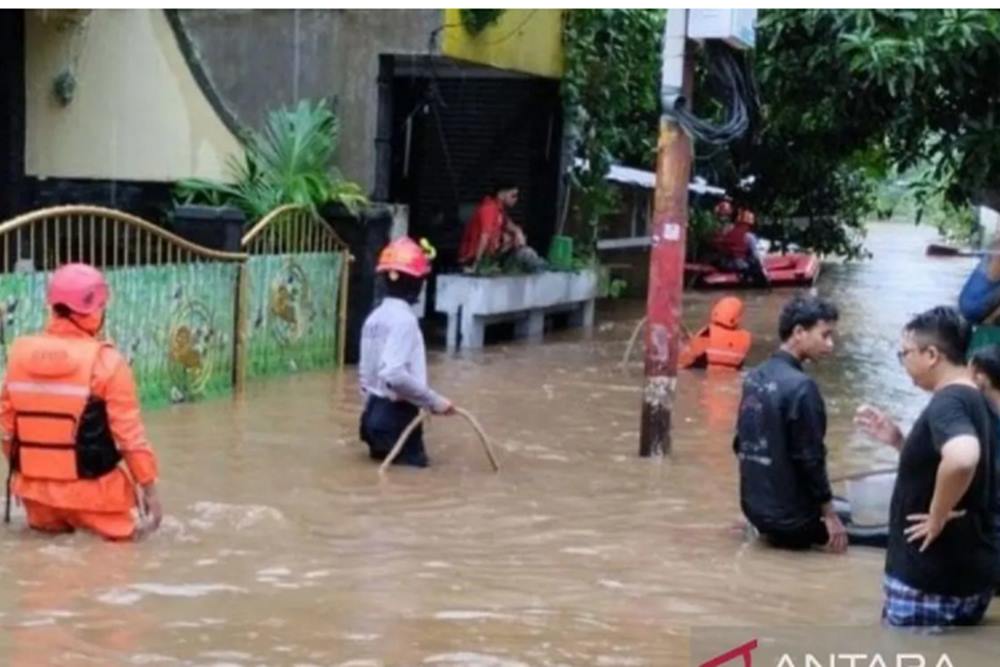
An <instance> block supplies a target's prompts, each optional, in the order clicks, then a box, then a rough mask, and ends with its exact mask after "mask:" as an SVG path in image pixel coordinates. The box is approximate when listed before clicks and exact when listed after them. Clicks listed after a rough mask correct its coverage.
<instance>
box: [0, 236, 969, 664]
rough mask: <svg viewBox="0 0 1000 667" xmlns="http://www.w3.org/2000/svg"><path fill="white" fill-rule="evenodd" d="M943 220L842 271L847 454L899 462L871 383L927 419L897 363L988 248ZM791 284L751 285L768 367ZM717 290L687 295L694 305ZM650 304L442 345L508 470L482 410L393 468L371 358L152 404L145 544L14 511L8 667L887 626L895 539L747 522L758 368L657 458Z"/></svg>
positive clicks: (627, 656) (671, 657) (598, 660)
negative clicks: (967, 244) (406, 464)
mask: <svg viewBox="0 0 1000 667" xmlns="http://www.w3.org/2000/svg"><path fill="white" fill-rule="evenodd" d="M932 237H933V235H932V234H931V232H929V231H928V230H926V229H921V228H914V227H912V226H910V225H878V226H875V227H873V229H872V231H871V234H870V240H869V247H870V248H871V250H872V251H873V252H874V254H875V257H874V259H873V260H872V261H869V262H865V263H861V264H856V265H850V266H847V265H827V266H826V267H825V269H824V274H823V276H822V279H821V282H820V285H819V287H820V290H821V291H822V292H823V293H824V294H825V295H827V296H829V297H832V298H833V299H835V300H836V301H837V303H838V304H839V305H840V307H841V309H842V320H841V324H840V331H841V335H840V338H839V340H838V347H837V351H836V355H835V357H834V358H833V359H831V360H830V361H829V362H828V363H826V364H824V365H822V366H820V367H818V368H817V369H815V370H816V373H817V376H818V378H819V382H820V384H821V386H822V388H823V390H824V392H825V394H826V396H827V400H828V409H829V413H830V435H829V446H830V449H831V462H830V468H831V471H832V472H834V473H836V472H851V471H858V470H866V469H870V468H873V467H879V466H881V465H883V464H885V463H891V462H892V460H893V458H892V456H891V453H890V452H889V451H886V450H884V449H881V448H879V447H877V446H874V445H872V444H871V443H869V442H866V441H865V440H864V439H863V438H862V437H860V436H859V435H858V434H856V433H855V431H854V429H853V427H852V426H851V423H850V421H851V415H852V414H853V411H854V409H855V407H856V406H857V405H858V404H859V403H860V402H861V401H863V400H872V401H875V402H877V403H880V404H882V405H885V406H887V407H889V408H891V409H892V410H893V411H894V412H895V413H896V414H897V415H898V416H899V417H901V418H904V419H911V418H912V417H913V416H915V414H916V413H917V411H918V410H919V409H920V407H921V405H922V404H923V402H924V400H925V398H924V397H923V396H922V395H921V393H920V392H919V391H918V390H916V389H915V388H913V387H912V386H911V385H910V383H909V381H908V380H907V379H906V377H905V376H904V374H903V372H902V369H901V368H900V367H899V365H898V363H897V362H896V359H895V356H894V352H895V350H896V348H897V346H898V335H899V330H900V328H901V326H902V325H903V324H904V322H905V321H906V319H907V317H908V316H909V315H911V314H912V313H914V312H915V311H917V310H918V309H921V308H924V307H929V306H931V305H935V304H938V303H943V302H951V301H954V299H955V296H956V294H957V292H958V289H959V287H960V286H961V283H962V280H963V278H964V276H965V275H966V273H967V272H968V271H969V270H970V268H971V266H972V260H967V259H947V260H943V259H936V260H935V259H928V258H924V257H923V246H924V244H925V243H926V242H927V241H928V240H929V239H930V238H932ZM789 294H790V293H789V292H787V291H774V292H769V293H768V292H760V293H753V294H749V293H748V294H746V295H745V296H746V298H747V301H748V303H747V305H748V312H749V326H750V328H751V329H752V330H753V331H754V332H755V334H756V337H755V344H754V351H753V361H757V360H760V359H762V358H763V357H765V356H766V355H767V354H768V352H769V350H770V349H772V348H773V347H774V345H775V339H776V336H775V332H774V329H775V322H776V315H777V312H778V309H779V308H780V306H781V304H782V303H783V301H784V300H785V299H786V298H787V297H788V295H789ZM716 296H718V295H710V294H690V295H689V296H688V298H687V301H686V303H687V310H686V318H685V319H686V320H687V321H688V323H689V324H690V325H692V326H694V325H696V324H697V323H698V322H699V321H700V320H701V319H702V318H703V317H704V316H705V313H706V312H707V309H708V307H709V306H710V304H711V302H712V300H713V299H714V298H715V297H716ZM641 312H642V304H641V303H629V302H618V303H614V304H611V305H610V306H606V307H604V308H603V309H602V311H601V313H600V319H599V324H598V327H597V329H596V330H595V331H594V333H593V334H592V335H591V336H586V335H584V334H582V333H579V332H564V333H560V334H557V335H555V336H551V337H549V338H548V339H547V341H546V343H545V344H544V345H538V346H530V345H519V344H506V345H498V346H494V347H491V348H488V349H487V350H486V351H485V352H484V353H483V354H477V355H470V356H463V357H458V358H454V357H447V356H445V355H444V354H443V353H437V352H435V353H432V355H431V356H432V362H431V374H432V378H433V382H434V384H435V385H436V386H437V387H438V388H439V389H440V390H441V391H442V392H444V393H446V394H447V395H449V396H450V397H452V398H453V399H454V400H455V401H456V402H457V403H459V404H460V405H463V406H464V407H466V408H468V409H469V410H471V411H472V412H473V413H475V414H476V415H477V416H478V417H479V418H480V420H481V421H482V423H483V425H484V427H485V428H486V430H487V432H488V433H490V434H491V436H492V438H493V440H494V441H495V444H496V448H497V450H498V454H499V456H500V458H501V464H502V471H501V473H500V474H499V475H493V474H491V473H490V470H489V466H488V463H487V461H486V459H485V457H484V456H483V453H482V451H481V449H480V448H479V445H478V443H477V441H476V439H475V436H474V434H473V432H472V431H471V430H470V429H469V427H468V426H467V425H466V424H465V423H464V422H462V421H459V420H457V419H456V420H453V421H449V420H446V419H435V420H434V421H433V423H432V424H431V425H430V426H429V429H428V434H427V439H428V443H429V448H430V453H431V456H432V459H433V462H434V466H433V467H432V468H430V469H428V470H424V471H413V470H407V469H394V470H392V471H391V472H390V474H389V477H388V479H387V480H385V481H382V482H380V481H379V479H378V476H377V473H376V467H375V466H374V465H373V464H372V463H370V462H369V461H368V460H367V459H366V457H365V455H364V452H363V450H362V447H361V446H360V444H359V443H358V441H357V436H356V430H357V416H358V411H359V409H360V405H359V400H358V395H357V392H356V389H355V376H354V373H353V371H352V370H350V369H349V370H348V371H347V372H345V373H343V374H339V375H333V374H314V375H307V376H300V377H293V378H288V379H278V380H274V381H269V382H266V383H263V384H258V385H255V386H253V387H252V388H251V389H250V390H249V391H248V393H247V395H246V396H245V397H244V398H242V399H240V400H238V401H215V402H211V403H206V404H202V405H193V406H182V407H177V408H172V409H167V410H162V411H158V412H153V413H150V414H149V415H148V417H147V421H148V427H149V430H150V433H151V436H152V439H153V442H154V443H155V446H156V448H157V450H158V452H159V455H160V458H161V467H162V474H163V482H162V494H163V498H164V503H165V506H166V509H167V518H166V520H165V521H164V525H163V527H162V529H161V531H160V532H159V533H158V534H156V535H155V536H153V537H152V538H151V539H149V540H147V541H145V542H143V543H140V544H137V545H114V544H105V543H103V542H101V541H99V540H97V539H95V538H93V537H90V536H88V535H80V534H78V535H72V536H62V537H56V538H50V537H44V536H39V535H35V534H32V533H30V532H29V531H28V530H27V529H26V528H25V527H24V521H23V516H21V515H20V514H16V515H15V520H14V523H13V524H12V526H11V527H9V528H6V529H4V530H2V531H0V535H2V537H0V581H2V582H3V588H4V590H3V593H2V594H0V663H2V664H5V665H38V664H57V665H77V664H81V665H84V664H123V665H161V664H162V665H171V664H175V665H341V666H343V667H347V666H351V667H375V666H378V665H479V666H495V667H515V666H521V665H574V666H575V665H603V666H615V665H620V666H638V665H683V664H687V656H688V639H689V633H690V632H691V629H692V628H693V627H699V626H729V625H753V626H761V625H825V626H834V625H837V626H849V625H872V624H876V623H877V618H878V612H879V603H880V593H879V579H880V572H881V567H882V562H883V554H882V552H879V551H874V550H865V549H855V550H853V551H852V552H851V553H850V554H849V555H847V556H845V557H830V556H826V555H823V554H819V553H815V554H782V553H778V552H775V551H772V550H768V549H765V548H762V547H761V546H760V545H759V544H757V543H755V542H753V541H748V540H747V539H745V537H744V536H743V534H742V533H740V532H739V531H736V530H733V529H732V525H733V522H734V520H735V519H736V518H737V517H738V503H737V496H736V480H735V476H734V472H735V469H734V460H733V457H732V454H731V450H730V442H731V437H732V424H733V415H734V410H735V407H736V405H737V402H738V398H739V377H738V376H737V375H735V374H713V375H707V374H705V373H704V372H686V373H683V374H682V376H681V378H680V390H679V396H678V403H677V410H676V415H677V424H676V430H675V438H676V440H675V445H674V453H673V456H672V457H671V458H670V459H668V460H662V461H661V460H648V459H640V458H638V457H637V455H636V453H637V450H638V419H639V417H638V414H639V407H640V390H639V385H640V381H641V377H640V369H639V366H638V365H637V364H636V365H633V366H632V367H631V369H630V370H629V371H627V372H623V371H621V370H619V369H618V367H617V365H618V362H619V360H620V358H621V356H622V352H623V350H624V348H625V343H626V341H627V339H628V336H629V334H630V333H631V330H632V327H633V326H634V324H635V322H636V320H637V319H638V317H639V316H640V315H641Z"/></svg>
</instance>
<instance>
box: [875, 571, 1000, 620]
mask: <svg viewBox="0 0 1000 667" xmlns="http://www.w3.org/2000/svg"><path fill="white" fill-rule="evenodd" d="M882 592H883V594H884V596H885V604H884V606H883V607H882V623H883V624H885V625H891V626H904V627H912V626H921V627H943V626H949V625H975V624H977V623H979V622H980V621H981V620H982V619H983V614H985V613H986V608H987V607H989V606H990V601H991V600H992V599H993V591H992V590H990V591H985V592H983V593H979V594H977V595H968V596H957V595H937V594H934V593H925V592H923V591H920V590H917V589H916V588H913V587H912V586H907V585H906V584H904V583H903V582H902V581H900V580H899V579H896V578H894V577H890V576H889V575H885V577H884V578H883V579H882Z"/></svg>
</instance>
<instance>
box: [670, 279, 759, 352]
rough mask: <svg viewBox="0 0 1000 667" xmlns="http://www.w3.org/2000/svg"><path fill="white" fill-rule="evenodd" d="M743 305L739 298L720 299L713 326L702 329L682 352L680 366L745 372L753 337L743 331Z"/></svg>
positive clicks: (713, 310)
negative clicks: (735, 369) (712, 367)
mask: <svg viewBox="0 0 1000 667" xmlns="http://www.w3.org/2000/svg"><path fill="white" fill-rule="evenodd" d="M742 318H743V302H742V301H741V300H740V299H737V298H736V297H732V296H728V297H725V298H723V299H720V300H719V301H718V302H717V303H716V304H715V305H714V306H713V307H712V313H711V319H710V321H709V325H708V326H707V327H705V328H703V329H701V330H700V331H699V332H698V333H697V334H695V336H694V337H693V338H692V339H691V340H690V341H688V343H687V345H686V346H685V347H684V349H683V350H681V353H680V357H679V359H678V365H679V366H680V367H681V368H691V367H693V366H703V365H706V364H707V365H709V366H721V367H724V368H741V367H742V366H743V362H744V361H745V360H746V358H747V354H748V353H749V352H750V345H751V343H752V342H753V337H752V336H751V335H750V332H749V331H747V330H745V329H740V328H739V325H740V320H742Z"/></svg>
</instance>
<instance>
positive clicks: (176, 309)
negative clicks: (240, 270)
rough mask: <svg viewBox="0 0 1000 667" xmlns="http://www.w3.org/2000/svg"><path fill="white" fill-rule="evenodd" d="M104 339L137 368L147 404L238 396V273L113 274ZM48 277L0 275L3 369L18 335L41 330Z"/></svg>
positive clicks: (203, 266) (188, 268)
mask: <svg viewBox="0 0 1000 667" xmlns="http://www.w3.org/2000/svg"><path fill="white" fill-rule="evenodd" d="M106 275H107V279H108V283H109V286H110V288H111V303H110V306H109V308H108V315H107V324H106V326H105V334H106V336H107V337H108V338H109V339H110V340H113V341H114V342H115V344H116V345H117V346H118V348H119V350H121V352H122V354H123V355H124V356H125V358H126V359H127V360H128V362H129V363H130V364H131V366H132V370H133V373H134V374H135V377H136V383H137V384H138V388H139V396H140V399H141V400H142V403H143V405H144V406H147V407H152V406H158V405H164V404H167V403H177V402H182V401H193V400H199V399H202V398H209V397H212V396H219V395H224V394H227V393H230V392H232V387H233V382H232V377H233V358H234V351H233V331H234V327H235V319H234V317H235V312H234V302H233V295H234V294H235V290H236V276H237V267H236V266H235V265H232V264H221V263H218V264H216V263H200V264H178V265H167V266H144V267H135V268H127V269H112V270H109V271H107V272H106ZM48 276H49V274H47V273H15V274H8V275H4V276H0V315H2V321H0V322H2V323H0V334H2V342H3V359H2V361H3V364H4V366H5V367H6V362H7V357H6V354H7V351H8V349H9V347H10V344H11V342H12V341H13V339H14V338H15V337H16V336H19V335H22V334H27V333H34V332H37V331H39V330H41V329H42V327H43V326H44V323H45V318H46V317H47V309H46V307H45V285H46V282H47V280H48Z"/></svg>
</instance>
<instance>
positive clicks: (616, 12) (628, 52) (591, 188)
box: [562, 9, 665, 251]
mask: <svg viewBox="0 0 1000 667" xmlns="http://www.w3.org/2000/svg"><path fill="white" fill-rule="evenodd" d="M664 16H665V12H664V11H663V10H658V9H657V10H642V9H583V10H575V11H568V12H566V13H565V14H564V24H563V50H564V54H565V61H566V71H565V73H564V75H563V80H562V92H563V101H564V104H565V106H566V114H567V119H568V120H569V123H570V127H571V128H572V132H573V144H574V145H575V147H576V152H575V156H576V157H578V158H580V159H581V161H582V166H578V167H574V168H573V169H572V171H571V172H570V181H571V184H572V186H573V191H574V199H573V201H574V207H573V210H572V211H571V213H570V215H571V216H573V217H574V218H575V222H576V224H575V225H574V227H576V228H577V229H584V230H586V233H587V238H583V239H580V243H578V245H582V246H583V249H584V250H585V251H586V250H587V249H593V248H594V246H595V244H596V241H597V235H598V233H599V226H600V220H601V218H602V217H603V216H604V215H607V214H609V213H611V212H612V211H613V210H614V208H615V206H616V205H617V198H616V196H615V190H614V189H613V188H612V187H611V186H610V185H608V183H607V182H606V181H605V179H604V176H605V174H607V172H608V169H609V168H610V166H611V165H612V164H613V163H615V162H625V163H628V164H640V165H643V166H646V167H647V168H648V166H649V165H651V164H652V163H653V161H654V158H655V150H656V127H657V122H658V119H659V115H660V109H659V85H658V82H659V78H660V43H661V39H662V33H663V20H664Z"/></svg>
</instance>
